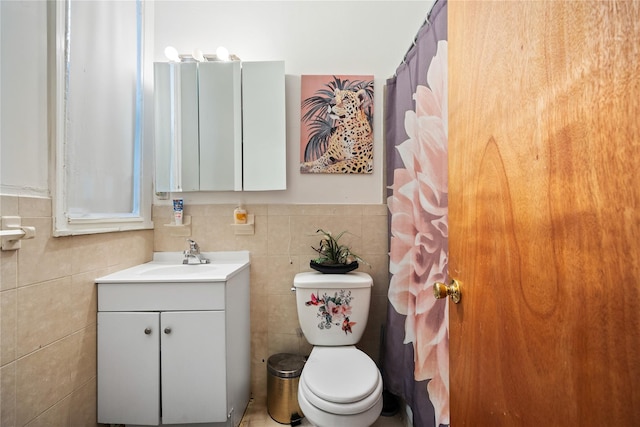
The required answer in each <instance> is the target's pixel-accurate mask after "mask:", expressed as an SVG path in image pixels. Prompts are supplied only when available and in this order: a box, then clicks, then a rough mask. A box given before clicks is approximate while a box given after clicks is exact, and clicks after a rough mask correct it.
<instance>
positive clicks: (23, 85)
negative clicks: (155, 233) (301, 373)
mask: <svg viewBox="0 0 640 427" xmlns="http://www.w3.org/2000/svg"><path fill="white" fill-rule="evenodd" d="M432 3H433V2H432V1H310V0H300V1H203V0H199V1H178V0H175V1H174V0H171V1H169V0H157V1H155V3H154V10H155V13H154V17H153V23H154V27H153V28H154V31H153V39H154V40H153V43H154V54H153V57H154V58H153V59H154V60H164V55H163V50H164V47H165V46H167V45H172V46H174V47H176V48H177V49H178V50H179V51H180V52H184V53H189V52H191V51H192V49H193V48H195V47H198V48H200V49H202V50H203V51H205V52H213V51H214V50H215V48H216V47H217V46H219V45H223V46H226V47H227V48H228V49H229V50H230V51H231V52H232V53H235V54H236V55H238V56H240V58H242V59H243V60H271V59H273V60H284V61H285V67H286V68H285V72H286V74H287V79H286V84H287V86H286V90H287V133H288V135H287V150H288V154H287V157H288V162H287V163H288V171H287V181H288V189H287V190H286V191H277V192H244V193H226V192H225V193H210V192H207V193H184V194H182V197H184V199H185V202H186V203H218V202H219V203H229V202H233V203H235V202H238V201H242V202H245V203H280V202H282V203H382V202H384V198H383V195H384V162H383V156H384V149H383V123H382V121H383V116H382V110H383V104H382V100H383V93H384V90H383V86H384V83H385V80H386V79H387V78H388V77H390V76H391V75H392V74H393V73H394V71H395V68H396V67H397V66H398V65H399V63H400V62H401V60H402V58H403V56H404V54H405V53H406V51H407V49H408V48H409V46H410V45H411V43H412V41H413V38H414V37H415V35H416V33H417V31H418V29H419V27H420V26H421V25H422V23H423V21H424V19H425V17H426V16H427V13H428V11H429V9H430V7H431V4H432ZM0 7H1V12H0V18H1V19H2V25H1V27H0V28H1V36H0V37H1V38H0V40H1V43H2V49H1V51H0V59H1V61H0V63H1V64H2V69H1V74H0V76H1V78H2V86H1V89H0V97H1V101H2V103H1V106H0V128H1V129H2V132H1V134H0V135H1V136H0V144H1V145H0V146H1V152H0V153H1V157H2V162H1V164H2V167H1V170H0V193H1V194H18V195H48V194H49V186H48V179H47V178H48V177H47V174H48V170H49V169H48V156H49V151H48V143H47V117H46V105H47V89H46V77H47V75H46V70H47V67H46V58H47V51H46V44H47V43H46V40H47V39H46V36H47V30H46V28H47V25H46V2H45V1H43V0H22V1H9V2H7V1H1V2H0ZM302 74H371V75H374V78H375V85H376V87H375V97H376V99H375V104H374V113H375V115H374V135H375V136H374V144H375V149H374V173H373V174H371V175H347V176H344V175H302V174H300V173H299V171H298V165H299V157H300V151H299V150H300V147H299V146H300V142H299V131H300V125H299V123H300V76H301V75H302ZM158 203H160V204H162V203H167V202H163V201H160V202H158Z"/></svg>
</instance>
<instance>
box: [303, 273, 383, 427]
mask: <svg viewBox="0 0 640 427" xmlns="http://www.w3.org/2000/svg"><path fill="white" fill-rule="evenodd" d="M294 286H295V290H296V302H297V307H298V320H299V322H300V326H301V328H302V331H303V333H304V335H305V338H306V339H307V341H309V343H310V344H313V345H314V347H313V349H312V350H311V354H310V355H309V358H308V360H307V362H306V363H305V365H304V368H303V369H302V374H301V375H300V381H299V383H298V404H299V405H300V409H301V410H302V412H303V413H304V415H305V417H306V418H307V420H308V421H309V422H310V423H311V424H313V425H314V426H316V427H369V426H370V425H372V424H373V423H374V422H375V421H376V420H377V419H378V417H379V416H380V412H381V411H382V404H383V400H382V389H383V385H382V376H381V375H380V371H379V370H378V367H377V366H376V364H375V363H374V361H373V360H372V359H371V358H370V357H369V356H368V355H367V354H365V353H364V352H362V351H361V350H358V349H357V348H356V347H355V344H356V343H357V342H358V341H359V340H360V338H361V337H362V334H363V332H364V328H365V326H366V324H367V320H368V316H369V305H370V300H371V286H373V281H372V279H371V276H369V275H368V274H366V273H361V272H352V273H347V274H321V273H316V272H306V273H299V274H297V275H296V277H295V279H294Z"/></svg>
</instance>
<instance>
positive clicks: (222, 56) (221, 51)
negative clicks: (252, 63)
mask: <svg viewBox="0 0 640 427" xmlns="http://www.w3.org/2000/svg"><path fill="white" fill-rule="evenodd" d="M216 57H217V58H218V59H219V60H220V61H228V60H229V51H228V50H227V48H226V47H223V46H220V47H219V48H217V49H216Z"/></svg>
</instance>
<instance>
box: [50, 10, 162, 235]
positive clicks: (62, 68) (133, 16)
mask: <svg viewBox="0 0 640 427" xmlns="http://www.w3.org/2000/svg"><path fill="white" fill-rule="evenodd" d="M144 3H145V2H143V1H142V0H131V1H117V2H114V1H110V0H97V1H81V0H66V1H59V2H55V3H54V4H55V5H56V6H55V7H56V8H57V9H56V73H55V74H56V106H55V108H56V138H55V139H56V141H55V147H56V148H55V153H56V155H55V157H56V162H55V168H54V169H55V177H56V178H55V179H56V182H55V195H54V206H55V209H54V210H55V213H54V216H55V226H54V235H57V236H63V235H70V234H88V233H100V232H109V231H122V230H133V229H144V228H152V223H151V197H152V188H151V167H150V159H151V152H149V151H148V149H147V148H146V147H147V146H150V144H149V143H148V142H147V143H145V141H144V135H145V134H146V133H147V132H146V128H148V124H147V123H148V122H149V118H148V116H149V114H147V115H146V116H147V118H145V90H144V85H145V81H146V80H147V79H146V78H145V77H146V74H148V72H147V70H146V68H149V67H145V51H147V50H150V49H145V37H144V17H145V11H146V12H147V13H148V12H149V11H148V7H147V6H145V5H144ZM149 105H151V103H149Z"/></svg>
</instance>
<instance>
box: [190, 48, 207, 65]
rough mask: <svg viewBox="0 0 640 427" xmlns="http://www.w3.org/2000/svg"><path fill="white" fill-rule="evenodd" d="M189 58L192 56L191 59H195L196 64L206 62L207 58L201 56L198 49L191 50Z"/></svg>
mask: <svg viewBox="0 0 640 427" xmlns="http://www.w3.org/2000/svg"><path fill="white" fill-rule="evenodd" d="M191 56H193V59H195V60H196V61H198V62H206V60H207V58H205V57H204V55H203V54H202V51H201V50H200V49H197V48H196V49H193V53H192V54H191Z"/></svg>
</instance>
